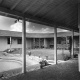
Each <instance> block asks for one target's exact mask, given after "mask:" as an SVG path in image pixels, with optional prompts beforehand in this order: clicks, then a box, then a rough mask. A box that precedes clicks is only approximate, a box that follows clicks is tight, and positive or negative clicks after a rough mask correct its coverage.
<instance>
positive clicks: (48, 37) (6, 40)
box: [0, 30, 79, 51]
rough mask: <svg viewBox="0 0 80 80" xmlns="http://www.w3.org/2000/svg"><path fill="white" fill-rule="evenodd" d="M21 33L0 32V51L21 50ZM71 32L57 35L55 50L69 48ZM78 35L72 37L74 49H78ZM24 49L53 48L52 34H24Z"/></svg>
mask: <svg viewBox="0 0 80 80" xmlns="http://www.w3.org/2000/svg"><path fill="white" fill-rule="evenodd" d="M21 37H22V33H21V32H14V31H6V30H0V51H4V50H6V49H9V48H22V38H21ZM69 37H71V32H59V33H57V48H58V49H61V48H65V49H68V48H69V42H70V40H69ZM78 45H79V37H78V33H75V36H74V47H75V48H78ZM26 48H27V49H35V48H54V33H26Z"/></svg>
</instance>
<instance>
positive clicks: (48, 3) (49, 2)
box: [33, 0, 53, 16]
mask: <svg viewBox="0 0 80 80" xmlns="http://www.w3.org/2000/svg"><path fill="white" fill-rule="evenodd" d="M52 2H53V0H50V1H48V2H47V3H46V5H45V6H43V7H41V8H40V9H38V10H37V11H36V13H35V14H34V15H33V16H36V15H37V14H39V13H40V12H41V11H43V10H45V8H46V7H47V6H48V5H50V4H51V3H52Z"/></svg>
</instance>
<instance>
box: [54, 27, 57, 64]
mask: <svg viewBox="0 0 80 80" xmlns="http://www.w3.org/2000/svg"><path fill="white" fill-rule="evenodd" d="M54 63H55V64H57V28H56V27H54Z"/></svg>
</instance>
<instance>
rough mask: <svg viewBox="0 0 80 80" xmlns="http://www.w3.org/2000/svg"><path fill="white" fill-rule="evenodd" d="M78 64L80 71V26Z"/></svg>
mask: <svg viewBox="0 0 80 80" xmlns="http://www.w3.org/2000/svg"><path fill="white" fill-rule="evenodd" d="M78 66H79V72H80V28H79V54H78Z"/></svg>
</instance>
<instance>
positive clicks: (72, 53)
mask: <svg viewBox="0 0 80 80" xmlns="http://www.w3.org/2000/svg"><path fill="white" fill-rule="evenodd" d="M71 57H72V58H74V31H72V49H71Z"/></svg>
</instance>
